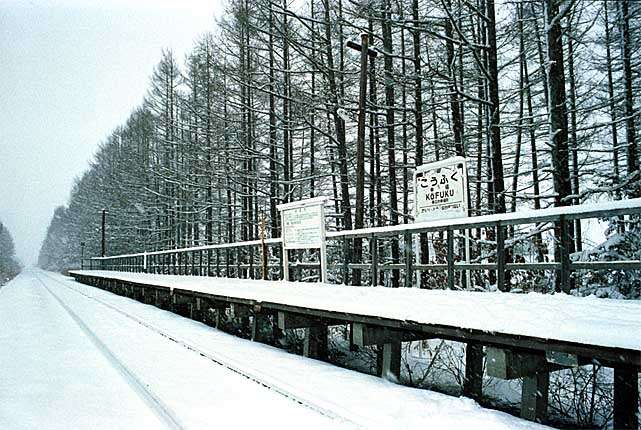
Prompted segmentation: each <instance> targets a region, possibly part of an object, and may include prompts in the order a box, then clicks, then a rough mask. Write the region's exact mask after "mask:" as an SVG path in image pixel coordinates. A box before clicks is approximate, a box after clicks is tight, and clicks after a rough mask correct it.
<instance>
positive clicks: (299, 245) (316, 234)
mask: <svg viewBox="0 0 641 430" xmlns="http://www.w3.org/2000/svg"><path fill="white" fill-rule="evenodd" d="M326 201H327V197H316V198H311V199H306V200H300V201H297V202H291V203H285V204H282V205H278V206H277V208H278V210H279V211H280V214H281V225H282V238H283V279H285V280H289V257H288V254H289V252H288V250H289V249H308V248H319V249H320V266H321V277H320V280H321V281H322V282H327V251H326V249H325V209H324V205H325V202H326Z"/></svg>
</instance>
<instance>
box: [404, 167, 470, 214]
mask: <svg viewBox="0 0 641 430" xmlns="http://www.w3.org/2000/svg"><path fill="white" fill-rule="evenodd" d="M467 208H468V203H467V163H466V160H465V158H463V157H452V158H448V159H447V160H443V161H437V162H436V163H430V164H423V165H422V166H419V167H417V168H416V172H415V173H414V218H415V221H417V222H420V221H434V220H439V219H447V218H460V217H466V216H468V213H467Z"/></svg>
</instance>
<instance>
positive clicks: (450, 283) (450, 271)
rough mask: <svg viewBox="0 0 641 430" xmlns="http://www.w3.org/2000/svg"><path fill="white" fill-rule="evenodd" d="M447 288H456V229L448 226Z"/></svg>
mask: <svg viewBox="0 0 641 430" xmlns="http://www.w3.org/2000/svg"><path fill="white" fill-rule="evenodd" d="M447 288H449V289H450V290H453V289H454V230H453V229H452V228H451V227H448V228H447Z"/></svg>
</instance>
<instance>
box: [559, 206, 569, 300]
mask: <svg viewBox="0 0 641 430" xmlns="http://www.w3.org/2000/svg"><path fill="white" fill-rule="evenodd" d="M559 232H560V236H561V237H560V244H559V247H560V248H559V255H560V257H561V261H560V263H561V272H560V273H559V278H560V280H559V283H560V287H561V291H563V292H564V293H569V292H570V290H571V289H572V286H571V285H570V241H571V240H572V239H571V238H570V231H569V229H568V221H567V219H566V218H565V216H564V215H560V216H559Z"/></svg>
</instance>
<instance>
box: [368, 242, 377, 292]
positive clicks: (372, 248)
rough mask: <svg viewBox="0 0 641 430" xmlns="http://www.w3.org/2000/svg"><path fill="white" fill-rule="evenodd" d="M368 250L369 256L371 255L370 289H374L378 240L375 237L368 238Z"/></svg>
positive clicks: (375, 284)
mask: <svg viewBox="0 0 641 430" xmlns="http://www.w3.org/2000/svg"><path fill="white" fill-rule="evenodd" d="M369 250H370V254H371V255H372V263H371V264H372V270H371V271H372V274H371V276H372V279H371V284H372V287H375V286H377V285H378V239H377V238H376V236H372V237H371V238H370V240H369Z"/></svg>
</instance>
